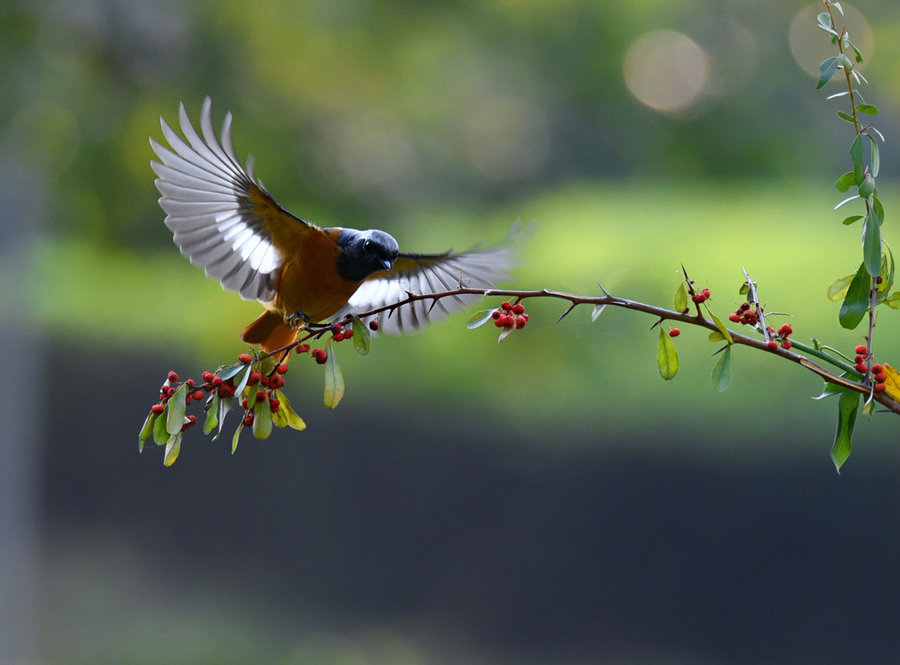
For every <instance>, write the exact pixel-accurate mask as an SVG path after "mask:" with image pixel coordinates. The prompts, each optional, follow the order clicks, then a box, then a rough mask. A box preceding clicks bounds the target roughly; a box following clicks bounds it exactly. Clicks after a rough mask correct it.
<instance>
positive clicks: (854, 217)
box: [841, 215, 863, 226]
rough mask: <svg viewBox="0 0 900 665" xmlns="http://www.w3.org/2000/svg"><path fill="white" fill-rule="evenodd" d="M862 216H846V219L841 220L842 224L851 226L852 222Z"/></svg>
mask: <svg viewBox="0 0 900 665" xmlns="http://www.w3.org/2000/svg"><path fill="white" fill-rule="evenodd" d="M862 218H863V216H862V215H850V216H849V217H844V219H842V220H841V224H843V225H844V226H850V225H851V224H855V223H856V222H858V221H859V220H861V219H862Z"/></svg>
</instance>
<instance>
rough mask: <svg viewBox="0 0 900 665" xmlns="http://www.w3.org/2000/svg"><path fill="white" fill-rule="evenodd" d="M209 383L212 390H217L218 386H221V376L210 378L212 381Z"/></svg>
mask: <svg viewBox="0 0 900 665" xmlns="http://www.w3.org/2000/svg"><path fill="white" fill-rule="evenodd" d="M210 383H211V384H212V387H213V388H218V387H219V386H221V385H222V377H221V376H214V377H213V378H212V381H210Z"/></svg>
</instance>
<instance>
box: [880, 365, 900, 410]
mask: <svg viewBox="0 0 900 665" xmlns="http://www.w3.org/2000/svg"><path fill="white" fill-rule="evenodd" d="M881 371H882V372H884V376H885V379H884V392H886V393H887V394H888V396H889V397H890V398H891V399H892V400H894V401H895V402H900V372H898V371H897V370H896V369H895V368H893V367H891V366H890V365H888V364H887V363H884V364H882V366H881Z"/></svg>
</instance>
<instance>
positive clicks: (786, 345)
mask: <svg viewBox="0 0 900 665" xmlns="http://www.w3.org/2000/svg"><path fill="white" fill-rule="evenodd" d="M793 332H794V329H793V328H791V326H790V324H789V323H783V324H781V327H780V328H779V329H778V330H775V328H773V327H771V326H769V334H770V335H774V336H775V339H770V340H769V344H768V346H769V348H770V349H777V348H778V343H779V341H780V342H781V348H782V349H784V350H785V351H788V350H790V348H791V346H792V343H791V340H789V339H788V337H789V336H790V335H791V333H793Z"/></svg>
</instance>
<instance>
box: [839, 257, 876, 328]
mask: <svg viewBox="0 0 900 665" xmlns="http://www.w3.org/2000/svg"><path fill="white" fill-rule="evenodd" d="M871 286H872V278H871V277H870V276H869V274H868V273H867V272H866V264H865V263H861V264H860V266H859V270H858V271H857V272H856V274H855V275H854V276H853V280H852V281H851V282H850V286H849V287H848V288H847V296H846V297H845V298H844V302H843V303H842V304H841V311H840V313H839V314H838V320H839V321H840V323H841V326H842V327H843V328H847V329H848V330H853V329H854V328H856V326H858V325H859V322H860V321H862V318H863V316H865V314H866V311H867V310H868V309H869V289H870V288H871Z"/></svg>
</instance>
